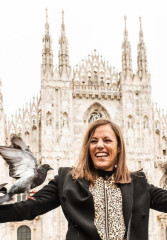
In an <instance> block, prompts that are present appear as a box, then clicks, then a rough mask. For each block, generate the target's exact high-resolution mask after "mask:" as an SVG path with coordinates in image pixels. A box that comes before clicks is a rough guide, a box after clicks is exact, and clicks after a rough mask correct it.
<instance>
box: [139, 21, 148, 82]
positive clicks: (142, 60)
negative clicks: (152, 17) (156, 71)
mask: <svg viewBox="0 0 167 240" xmlns="http://www.w3.org/2000/svg"><path fill="white" fill-rule="evenodd" d="M139 21H140V32H139V44H138V57H137V64H138V74H139V78H140V79H141V78H142V77H143V75H144V74H147V56H146V47H145V43H144V40H143V30H142V23H141V17H140V18H139Z"/></svg>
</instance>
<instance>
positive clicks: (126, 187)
mask: <svg viewBox="0 0 167 240" xmlns="http://www.w3.org/2000/svg"><path fill="white" fill-rule="evenodd" d="M119 187H120V189H121V193H122V205H123V216H124V221H125V226H126V230H127V229H128V224H129V221H130V218H131V214H132V207H133V182H131V183H127V184H119Z"/></svg>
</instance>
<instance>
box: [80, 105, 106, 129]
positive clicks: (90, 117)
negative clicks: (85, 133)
mask: <svg viewBox="0 0 167 240" xmlns="http://www.w3.org/2000/svg"><path fill="white" fill-rule="evenodd" d="M99 118H106V119H110V115H109V113H108V111H107V110H106V109H105V107H103V106H102V105H101V104H99V103H98V102H95V103H93V104H92V105H91V106H90V107H89V108H88V109H87V111H86V113H85V116H84V122H85V123H86V124H89V123H91V122H94V121H95V120H97V119H99Z"/></svg>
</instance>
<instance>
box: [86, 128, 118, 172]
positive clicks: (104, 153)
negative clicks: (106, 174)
mask: <svg viewBox="0 0 167 240" xmlns="http://www.w3.org/2000/svg"><path fill="white" fill-rule="evenodd" d="M89 152H90V156H91V159H92V162H93V165H94V167H95V168H96V169H102V170H105V171H112V170H113V169H114V165H115V164H116V159H117V154H118V141H117V138H116V135H115V133H114V131H113V130H112V128H111V126H110V125H109V124H106V125H101V126H99V127H97V128H96V130H95V132H94V134H93V135H92V137H91V139H90V145H89Z"/></svg>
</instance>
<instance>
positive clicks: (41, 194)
mask: <svg viewBox="0 0 167 240" xmlns="http://www.w3.org/2000/svg"><path fill="white" fill-rule="evenodd" d="M57 182H58V176H55V178H54V179H53V180H52V181H50V182H49V184H48V185H46V186H44V187H43V188H42V189H41V190H40V191H38V192H37V193H36V194H35V195H33V197H34V198H35V199H36V200H27V201H22V202H18V203H14V204H5V205H1V206H0V223H4V222H13V221H22V220H32V219H34V218H35V217H36V216H38V215H41V214H44V213H46V212H48V211H50V210H52V209H54V208H56V207H58V206H59V205H60V201H59V194H58V183H57Z"/></svg>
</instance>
